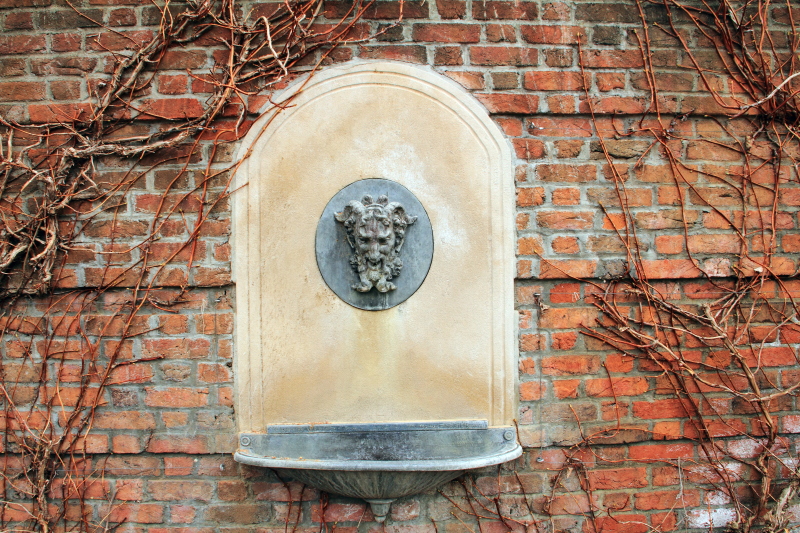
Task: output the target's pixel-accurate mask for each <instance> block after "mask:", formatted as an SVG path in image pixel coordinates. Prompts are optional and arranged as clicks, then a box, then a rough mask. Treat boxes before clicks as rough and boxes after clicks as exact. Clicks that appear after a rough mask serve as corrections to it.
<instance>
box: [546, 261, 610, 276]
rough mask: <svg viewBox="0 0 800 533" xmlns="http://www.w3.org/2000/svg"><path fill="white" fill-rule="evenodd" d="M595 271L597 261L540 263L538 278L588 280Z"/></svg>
mask: <svg viewBox="0 0 800 533" xmlns="http://www.w3.org/2000/svg"><path fill="white" fill-rule="evenodd" d="M596 270H597V261H589V260H581V259H566V260H555V259H550V260H545V261H542V264H541V267H540V272H539V277H540V278H542V279H547V278H549V279H562V278H567V277H575V278H590V277H592V276H594V273H595V271H596Z"/></svg>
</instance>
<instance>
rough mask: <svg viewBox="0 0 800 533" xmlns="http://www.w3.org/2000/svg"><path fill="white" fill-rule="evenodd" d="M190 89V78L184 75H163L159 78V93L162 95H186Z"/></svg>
mask: <svg viewBox="0 0 800 533" xmlns="http://www.w3.org/2000/svg"><path fill="white" fill-rule="evenodd" d="M188 89H189V78H188V77H187V76H186V75H184V74H180V75H175V76H170V75H167V74H162V75H160V76H159V77H158V92H159V93H161V94H184V93H186V91H187V90H188Z"/></svg>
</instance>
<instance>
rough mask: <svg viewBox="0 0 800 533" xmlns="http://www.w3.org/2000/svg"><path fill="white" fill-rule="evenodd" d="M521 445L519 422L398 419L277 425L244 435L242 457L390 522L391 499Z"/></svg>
mask: <svg viewBox="0 0 800 533" xmlns="http://www.w3.org/2000/svg"><path fill="white" fill-rule="evenodd" d="M521 453H522V448H521V447H520V445H519V443H518V442H517V438H516V431H515V430H514V428H513V427H510V426H503V427H489V426H488V423H487V422H486V421H483V420H468V421H453V422H420V423H393V424H317V425H310V424H308V425H271V426H267V432H266V433H242V434H240V435H239V449H238V450H237V451H236V453H235V454H234V459H236V460H237V461H239V462H241V463H244V464H249V465H254V466H263V467H268V468H280V469H285V470H286V473H287V474H291V475H292V476H293V477H294V478H295V479H297V480H299V481H302V482H303V483H306V484H308V485H311V486H313V487H316V488H318V489H321V490H324V491H326V492H330V493H333V494H340V495H342V496H349V497H353V498H362V499H364V500H366V501H367V502H369V503H370V505H371V507H372V513H373V515H374V516H375V519H376V520H377V521H378V522H383V520H384V519H385V518H386V515H387V514H388V512H389V507H390V505H391V502H392V501H394V500H395V499H397V498H402V497H404V496H410V495H412V494H418V493H420V492H424V491H426V490H429V489H432V488H435V487H437V486H439V485H441V484H443V483H446V482H448V481H450V480H452V479H455V478H456V477H458V476H459V475H461V474H462V473H463V472H464V471H466V470H470V469H474V468H481V467H484V466H489V465H494V464H500V463H504V462H506V461H510V460H511V459H515V458H517V457H519V456H520V454H521Z"/></svg>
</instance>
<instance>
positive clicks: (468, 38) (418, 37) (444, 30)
mask: <svg viewBox="0 0 800 533" xmlns="http://www.w3.org/2000/svg"><path fill="white" fill-rule="evenodd" d="M411 35H412V39H414V40H415V41H417V42H423V41H427V42H438V43H477V42H478V41H480V39H481V27H480V25H478V24H451V23H445V24H414V26H413V29H412V31H411Z"/></svg>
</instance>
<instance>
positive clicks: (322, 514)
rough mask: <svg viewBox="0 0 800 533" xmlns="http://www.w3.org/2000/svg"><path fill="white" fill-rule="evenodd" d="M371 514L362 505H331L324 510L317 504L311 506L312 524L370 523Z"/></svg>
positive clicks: (365, 506)
mask: <svg viewBox="0 0 800 533" xmlns="http://www.w3.org/2000/svg"><path fill="white" fill-rule="evenodd" d="M372 520H373V518H372V512H371V511H370V510H369V506H367V505H366V504H363V503H331V504H328V505H327V506H326V507H325V508H324V509H323V508H322V507H321V506H320V505H319V504H314V505H312V506H311V521H312V522H323V521H324V522H358V523H360V522H370V521H372Z"/></svg>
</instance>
